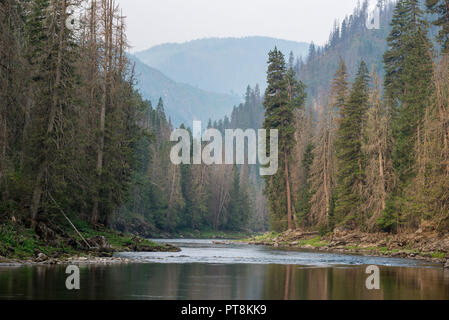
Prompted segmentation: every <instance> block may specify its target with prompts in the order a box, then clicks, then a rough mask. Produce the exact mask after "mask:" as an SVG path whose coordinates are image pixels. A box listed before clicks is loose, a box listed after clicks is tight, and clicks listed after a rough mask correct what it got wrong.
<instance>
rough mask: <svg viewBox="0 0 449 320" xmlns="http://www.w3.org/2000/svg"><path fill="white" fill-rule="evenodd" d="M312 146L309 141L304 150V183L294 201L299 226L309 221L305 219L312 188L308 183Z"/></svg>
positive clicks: (307, 223) (305, 224)
mask: <svg viewBox="0 0 449 320" xmlns="http://www.w3.org/2000/svg"><path fill="white" fill-rule="evenodd" d="M313 148H314V145H313V144H312V143H309V144H308V145H307V147H306V150H305V152H304V159H303V160H302V166H303V168H304V179H305V183H304V184H303V186H302V188H301V189H300V191H299V195H298V200H297V201H296V207H295V208H296V217H297V219H298V223H299V225H300V226H308V225H309V223H310V221H307V214H308V213H309V211H310V200H311V199H312V190H311V183H310V179H309V178H310V167H311V166H312V163H313V158H314V154H313Z"/></svg>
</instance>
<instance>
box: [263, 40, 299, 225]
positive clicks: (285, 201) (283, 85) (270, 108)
mask: <svg viewBox="0 0 449 320" xmlns="http://www.w3.org/2000/svg"><path fill="white" fill-rule="evenodd" d="M268 64H269V65H268V71H267V81H268V87H267V90H266V92H265V101H264V107H265V121H264V125H263V126H264V128H265V129H267V130H270V129H277V130H278V131H279V168H280V169H279V170H278V172H277V173H276V174H275V175H274V176H271V177H267V178H266V183H267V185H266V194H267V197H268V203H269V207H270V214H271V224H272V226H273V228H274V229H275V230H284V229H285V228H288V229H291V228H293V219H292V218H293V217H292V204H291V201H292V198H291V191H290V188H291V186H290V178H289V161H290V160H291V159H290V158H291V154H292V150H293V144H294V133H295V122H294V112H295V110H296V109H297V108H300V107H302V106H303V103H304V100H305V93H304V86H303V84H302V83H299V82H297V81H296V80H295V79H294V76H293V75H294V71H293V70H292V69H290V71H288V72H287V69H286V66H285V59H284V55H283V54H282V52H280V51H279V50H278V49H277V48H275V49H274V50H273V51H270V53H269V60H268Z"/></svg>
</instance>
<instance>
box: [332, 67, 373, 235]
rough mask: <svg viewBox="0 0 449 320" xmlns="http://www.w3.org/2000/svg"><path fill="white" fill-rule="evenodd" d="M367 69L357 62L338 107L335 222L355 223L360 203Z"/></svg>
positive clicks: (352, 224) (366, 102)
mask: <svg viewBox="0 0 449 320" xmlns="http://www.w3.org/2000/svg"><path fill="white" fill-rule="evenodd" d="M368 81H369V72H368V69H367V67H366V64H365V62H363V61H362V63H361V64H360V68H359V71H358V73H357V77H356V79H355V81H354V84H353V86H352V90H351V94H350V96H349V99H348V101H347V103H346V104H345V105H344V107H343V108H342V109H341V110H340V128H339V130H338V135H337V141H336V144H335V149H336V155H337V161H338V171H337V190H336V192H337V201H336V204H335V217H336V219H337V222H344V223H347V224H348V225H351V226H352V227H354V226H355V223H356V218H357V217H359V210H360V206H361V203H362V193H361V190H362V186H363V181H364V178H363V175H364V155H363V154H362V149H361V147H362V140H361V139H362V127H363V124H364V121H365V114H366V111H367V108H368Z"/></svg>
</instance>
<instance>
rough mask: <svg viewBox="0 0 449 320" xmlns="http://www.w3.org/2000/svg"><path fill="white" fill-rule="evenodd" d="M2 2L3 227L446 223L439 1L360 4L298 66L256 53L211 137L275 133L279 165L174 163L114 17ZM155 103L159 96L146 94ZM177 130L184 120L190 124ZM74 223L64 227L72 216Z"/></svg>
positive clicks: (106, 2)
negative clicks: (258, 58) (265, 168)
mask: <svg viewBox="0 0 449 320" xmlns="http://www.w3.org/2000/svg"><path fill="white" fill-rule="evenodd" d="M83 3H84V2H83V1H78V0H64V1H59V0H58V1H56V0H33V1H29V0H5V1H2V3H1V4H0V123H1V126H0V197H1V202H0V221H1V222H2V223H3V224H6V223H15V224H21V225H24V226H26V227H27V228H31V229H36V228H37V229H39V228H41V227H39V226H42V224H44V225H47V226H50V227H51V228H53V229H57V228H58V226H57V223H55V221H59V219H62V218H61V212H65V213H66V214H67V215H68V216H69V217H70V218H71V219H72V220H73V221H82V222H83V223H88V224H90V225H92V226H94V227H95V226H98V225H103V226H108V227H110V228H113V229H116V230H119V231H122V232H131V233H135V234H139V235H142V236H146V237H152V236H155V235H160V234H162V233H165V234H179V233H182V232H193V233H194V234H195V233H196V234H199V233H200V232H203V231H243V232H261V231H267V230H274V231H285V230H287V229H294V228H301V229H304V230H314V231H317V230H319V231H320V232H322V233H327V232H330V231H332V230H334V229H335V228H339V227H343V228H348V229H353V230H355V229H358V230H363V231H368V232H376V231H386V232H394V233H396V232H404V231H407V230H410V229H417V228H419V227H420V226H421V224H423V223H430V224H432V225H434V226H435V229H436V230H439V231H447V230H448V228H449V143H448V139H449V110H448V102H449V55H448V54H449V51H448V50H449V7H448V5H447V1H444V0H427V1H425V3H424V2H423V1H418V0H398V1H395V2H390V1H379V6H380V9H381V10H380V11H381V25H382V27H381V29H380V30H367V29H366V28H365V22H366V17H367V14H368V11H367V10H368V5H367V2H366V1H365V2H364V3H362V4H361V5H359V6H358V7H357V8H356V9H355V11H354V13H353V14H352V15H350V16H349V17H347V18H346V19H344V20H343V21H342V22H341V23H340V22H336V23H335V26H334V29H333V30H332V32H331V35H330V39H329V41H328V43H327V44H326V45H325V46H323V47H320V46H315V45H314V44H312V45H311V46H310V50H309V54H308V56H307V57H304V58H301V57H295V56H294V54H293V53H291V54H290V56H289V57H287V58H286V57H285V56H284V54H283V53H282V52H280V51H279V50H277V48H274V49H273V50H272V51H271V52H270V53H269V54H268V53H267V54H268V55H267V61H268V67H267V68H268V69H267V84H268V88H267V89H266V92H265V94H264V93H261V92H260V89H259V85H258V84H251V85H249V86H248V87H247V89H246V93H245V96H244V102H242V103H241V104H240V105H238V106H235V107H234V109H233V111H232V114H231V115H230V116H229V117H225V118H224V119H211V120H210V121H209V123H208V128H212V127H213V128H216V129H218V130H220V131H222V132H223V131H224V130H225V129H237V128H239V129H247V128H253V129H260V128H265V129H273V128H276V129H278V130H279V137H280V150H279V151H280V152H279V155H280V158H279V170H278V173H277V174H276V175H274V176H270V177H265V178H262V177H260V176H259V174H258V172H259V170H258V167H257V166H254V165H212V166H207V165H204V164H203V165H194V166H189V165H179V166H177V165H174V164H172V163H171V162H170V160H169V159H170V157H169V155H170V148H171V146H172V144H173V143H172V142H170V139H169V137H170V133H171V132H172V131H173V129H174V126H173V124H172V121H171V119H170V117H169V116H168V115H167V114H166V112H165V110H164V101H163V99H162V98H161V99H159V102H158V104H157V105H156V106H152V104H151V102H150V101H145V100H144V99H143V98H142V96H141V95H140V93H139V91H138V90H137V89H136V87H137V86H136V77H135V72H134V68H133V64H132V63H131V62H130V59H129V58H128V53H127V52H128V51H127V50H128V43H127V38H126V21H125V19H124V17H123V15H122V14H121V11H120V8H119V7H118V6H117V5H116V4H115V3H114V1H113V0H93V1H91V2H90V4H89V6H88V7H87V8H85V9H84V10H83V12H84V15H83V21H82V22H83V23H82V24H81V28H80V29H77V30H72V29H70V28H67V27H66V21H67V8H69V7H70V6H74V7H75V8H77V7H79V8H81V6H82V5H83ZM155 98H156V99H157V98H159V97H155ZM188 125H189V124H184V125H182V126H181V127H183V128H188ZM75 224H76V223H75Z"/></svg>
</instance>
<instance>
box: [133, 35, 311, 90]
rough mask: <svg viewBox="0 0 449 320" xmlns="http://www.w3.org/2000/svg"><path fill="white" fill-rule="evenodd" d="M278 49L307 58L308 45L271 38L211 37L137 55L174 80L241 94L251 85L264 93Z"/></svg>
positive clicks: (158, 48) (159, 47)
mask: <svg viewBox="0 0 449 320" xmlns="http://www.w3.org/2000/svg"><path fill="white" fill-rule="evenodd" d="M275 46H277V47H278V49H279V50H281V51H282V52H283V53H284V54H285V55H286V59H288V55H289V53H290V51H292V52H293V53H294V54H295V56H303V57H305V56H306V55H307V52H308V49H309V44H308V43H303V42H294V41H287V40H280V39H274V38H268V37H246V38H211V39H201V40H194V41H190V42H186V43H181V44H176V43H169V44H163V45H159V46H155V47H152V48H150V49H148V50H145V51H141V52H138V53H136V56H137V57H138V58H139V59H140V60H142V61H143V62H144V63H146V64H147V65H149V66H151V67H153V68H156V69H158V70H161V71H162V72H163V73H164V74H166V75H167V76H168V77H170V78H172V79H174V80H175V81H179V82H183V83H188V84H191V85H193V86H198V87H199V88H201V89H203V90H208V91H213V92H221V93H234V94H238V95H242V94H243V93H244V92H245V88H246V86H247V85H248V84H250V85H255V84H256V83H258V84H259V85H260V87H261V89H262V90H265V87H266V85H265V83H266V69H267V60H268V52H269V51H270V50H272V49H273V48H274V47H275Z"/></svg>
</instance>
